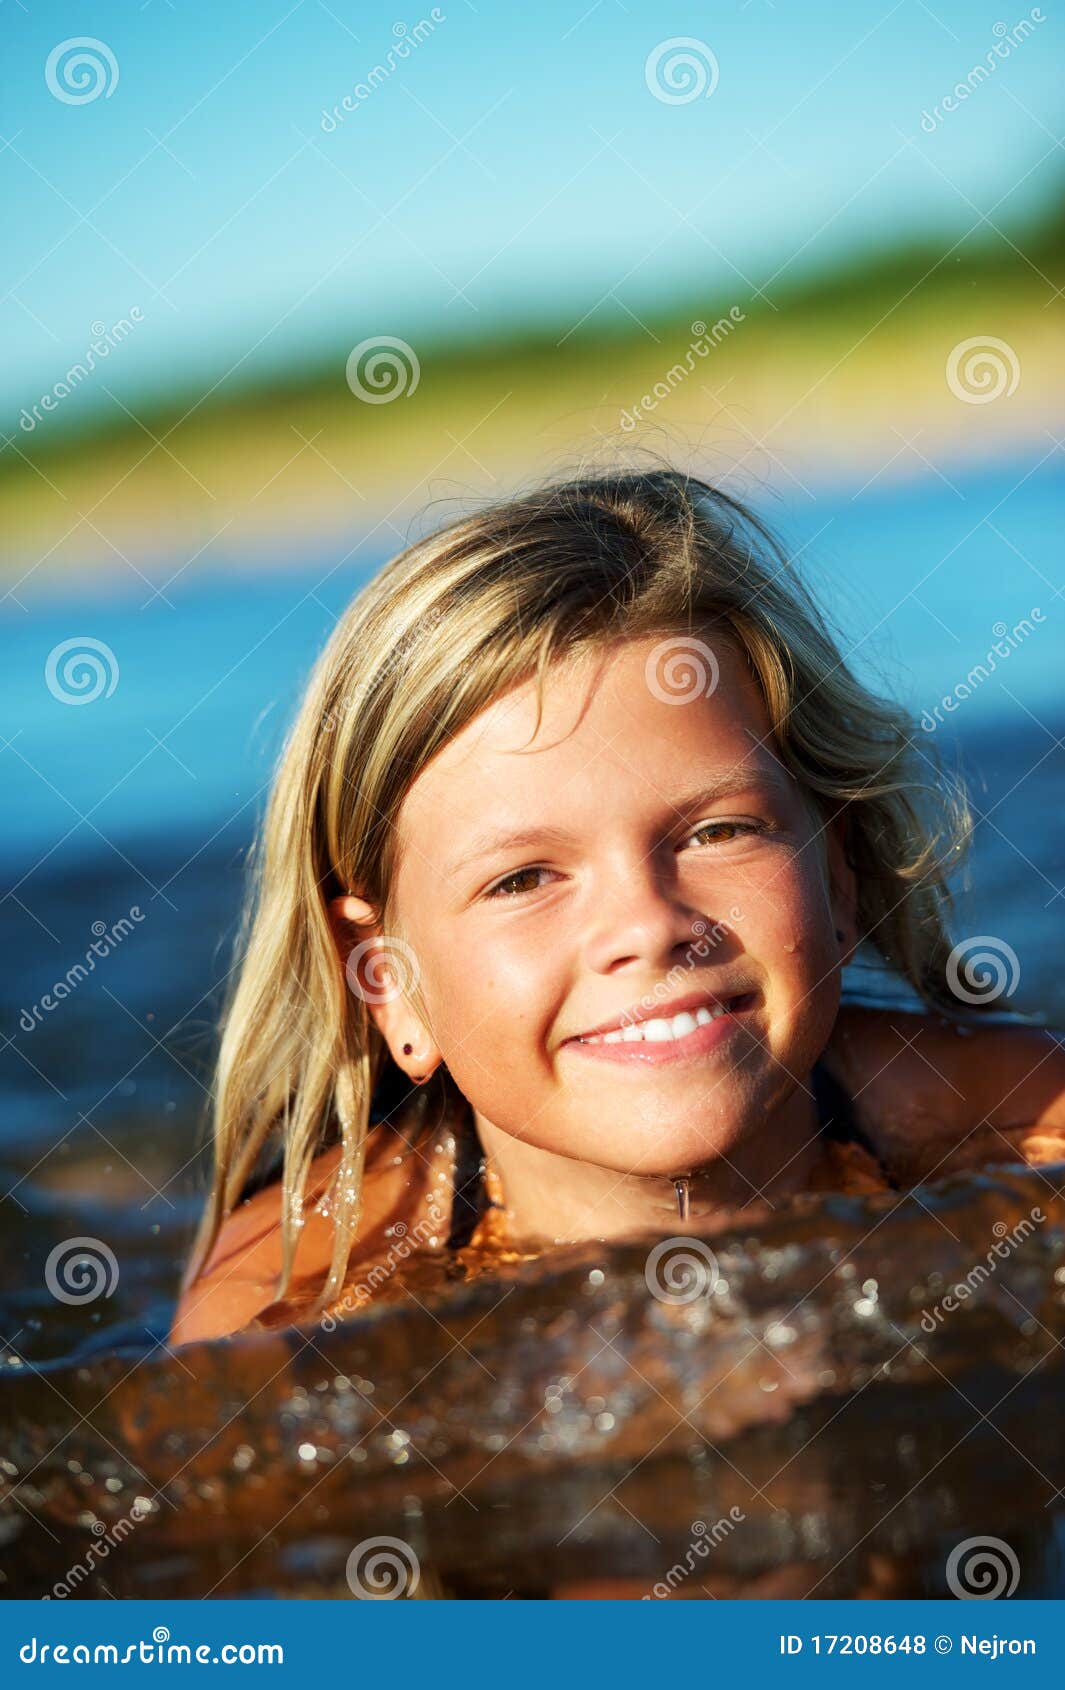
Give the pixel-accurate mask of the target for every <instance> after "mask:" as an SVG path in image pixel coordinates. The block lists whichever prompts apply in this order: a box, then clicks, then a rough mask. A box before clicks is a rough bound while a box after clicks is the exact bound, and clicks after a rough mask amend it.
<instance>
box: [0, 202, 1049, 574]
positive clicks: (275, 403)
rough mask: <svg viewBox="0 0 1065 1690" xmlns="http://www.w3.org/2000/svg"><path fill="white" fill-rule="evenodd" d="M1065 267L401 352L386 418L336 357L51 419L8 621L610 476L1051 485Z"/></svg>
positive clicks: (6, 525) (828, 286)
mask: <svg viewBox="0 0 1065 1690" xmlns="http://www.w3.org/2000/svg"><path fill="white" fill-rule="evenodd" d="M1061 246H1062V242H1061V239H1060V237H1059V235H1058V231H1057V227H1056V225H1055V226H1050V227H1049V228H1047V229H1044V230H1043V231H1042V232H1041V234H1040V236H1039V238H1038V240H1036V241H1029V242H1028V248H1029V254H1030V256H1027V257H1025V256H1022V255H1021V254H1020V253H1019V249H1017V248H1016V247H1012V243H1004V244H1003V246H1002V247H1001V248H995V249H994V250H991V249H988V248H976V247H974V246H973V245H972V243H969V244H968V245H963V246H959V247H958V248H957V249H951V250H950V251H949V252H948V253H946V254H940V255H939V256H938V257H937V256H935V255H930V254H928V253H927V252H916V251H914V252H911V253H900V254H896V255H894V256H891V255H881V256H879V257H876V258H873V259H869V260H867V261H865V262H864V263H861V264H857V265H855V266H852V267H851V269H850V270H843V271H835V272H833V273H832V275H831V276H830V277H826V278H823V279H820V280H818V279H816V278H815V279H814V280H813V281H811V282H808V283H806V284H804V285H803V286H802V287H800V288H797V289H795V290H793V291H792V292H791V293H790V294H788V295H784V294H782V293H780V292H779V290H778V293H777V301H774V302H773V303H772V304H771V303H770V302H769V301H768V299H766V298H765V297H762V298H759V297H757V296H756V297H754V298H752V297H750V296H744V294H743V293H742V292H738V293H737V295H736V297H734V298H733V299H731V300H726V299H724V298H722V297H721V296H718V298H716V299H715V300H714V301H713V302H712V303H711V304H708V305H707V306H706V308H705V309H703V310H701V311H700V310H699V309H698V308H697V307H696V305H694V304H692V305H691V307H690V309H686V310H683V311H682V310H680V309H679V308H678V307H677V305H676V304H674V306H673V307H672V308H671V309H670V310H669V311H668V313H667V312H663V315H662V319H661V320H660V321H645V322H643V323H640V324H636V323H635V322H634V323H633V325H632V326H631V328H630V329H629V330H628V331H627V332H625V333H621V332H618V331H614V332H613V333H611V334H608V335H607V334H603V333H602V332H599V333H592V332H590V331H588V332H586V331H585V330H584V329H582V328H580V327H577V328H576V329H574V328H572V327H571V328H570V329H566V330H559V329H557V328H555V329H551V330H549V331H546V330H541V331H538V332H533V331H528V332H526V333H525V334H524V335H509V336H508V335H507V334H504V333H500V332H499V331H497V332H496V334H495V336H494V337H493V336H491V335H486V336H483V337H481V338H479V339H474V340H471V341H468V342H467V343H464V344H460V343H458V342H455V341H453V340H449V341H446V342H445V341H442V342H440V343H439V344H433V343H431V342H429V341H426V342H424V343H423V342H422V341H420V340H418V341H417V343H416V344H414V345H413V346H412V345H410V344H409V343H403V342H402V341H400V345H406V347H407V350H406V352H402V353H389V352H388V349H387V345H386V349H385V357H386V358H387V357H389V356H391V357H392V359H393V366H394V367H393V370H392V372H391V374H392V377H393V378H394V382H395V392H394V396H392V397H388V398H382V394H381V392H374V393H373V395H372V398H367V397H366V393H367V392H368V391H369V387H367V388H366V389H364V390H363V397H359V396H358V392H357V386H358V380H359V378H358V376H357V375H356V377H355V380H356V389H353V387H352V386H351V385H349V380H350V372H348V371H346V359H347V355H348V349H347V348H341V349H340V350H339V351H338V352H337V353H336V354H335V355H328V356H326V357H324V358H323V359H322V360H320V361H319V362H318V363H317V364H316V366H315V367H314V368H309V369H305V370H302V371H294V372H293V374H292V376H291V379H290V380H289V381H288V382H286V383H277V382H274V383H273V384H272V385H270V386H263V387H261V388H254V387H252V388H246V389H244V390H234V391H230V390H229V388H227V385H226V380H225V378H220V380H219V381H218V382H217V383H216V384H215V386H214V387H212V388H210V389H208V391H207V392H206V393H204V394H201V395H200V396H198V397H197V396H196V395H195V394H189V395H186V396H184V397H183V398H181V399H179V398H177V397H176V396H173V395H172V396H171V397H170V398H169V399H168V400H166V401H160V402H157V403H155V404H154V405H147V404H146V405H143V406H140V407H139V409H138V411H137V414H136V415H134V412H133V409H127V408H126V407H125V406H122V408H121V409H119V406H118V405H117V404H116V405H115V406H114V407H113V408H112V410H111V412H110V413H109V415H110V417H111V419H112V420H111V421H110V423H109V424H107V425H106V426H100V425H99V424H98V425H97V426H96V427H95V428H93V427H89V428H85V427H82V428H78V429H77V430H74V429H73V428H71V427H70V426H69V425H67V424H66V422H60V421H59V419H58V417H52V416H46V417H45V418H44V419H43V421H42V422H41V423H40V425H39V426H35V427H34V428H33V430H32V431H31V432H29V433H25V432H23V433H21V434H20V431H19V429H18V428H17V427H16V430H15V435H14V438H13V440H12V441H11V444H10V445H9V447H8V448H7V449H6V450H5V452H4V453H3V455H2V457H0V522H2V525H3V530H4V532H5V534H6V536H7V542H6V546H5V548H4V553H3V555H2V557H0V575H2V576H3V577H4V578H5V579H6V580H7V582H8V584H9V589H10V590H11V591H12V592H13V593H14V594H15V595H17V596H19V597H20V596H21V594H22V593H23V592H24V591H25V592H29V593H31V594H33V593H38V592H42V591H44V592H47V591H48V590H49V589H54V587H55V586H56V585H57V584H63V585H70V584H71V582H72V580H73V579H75V578H77V579H85V580H91V581H94V582H95V581H101V580H102V581H107V582H108V584H109V585H111V586H113V587H115V588H119V589H120V588H122V587H126V588H129V589H131V590H136V589H138V588H140V589H143V587H144V585H145V583H147V584H148V585H149V586H156V585H158V584H159V583H161V582H165V581H166V580H168V579H170V578H171V577H172V576H173V574H174V572H175V570H177V571H180V572H181V574H182V575H184V574H185V572H186V571H188V572H191V571H194V570H195V571H202V570H207V571H210V570H211V568H212V566H215V567H217V564H218V562H219V560H220V559H224V561H225V565H226V567H227V569H228V568H232V567H234V566H235V567H236V568H237V569H238V570H239V569H240V567H241V565H242V563H243V562H244V561H245V560H246V561H248V562H249V563H251V562H253V563H254V565H255V567H256V568H262V567H263V566H264V564H267V565H268V564H269V563H270V561H271V559H272V558H275V559H276V560H277V561H278V562H279V563H280V562H283V563H284V564H285V565H286V566H287V567H293V566H295V567H299V566H300V563H301V562H303V561H305V562H307V563H310V562H311V561H313V559H314V558H315V557H317V556H320V555H321V554H322V552H323V551H324V550H326V549H329V548H334V549H335V548H336V546H337V544H338V542H343V543H347V544H350V547H351V551H352V552H354V551H356V550H357V549H358V547H359V545H360V544H362V543H364V542H366V541H372V542H373V549H374V550H375V551H381V550H384V551H385V552H387V553H388V554H391V553H393V552H395V551H397V550H399V549H401V548H402V546H403V545H405V544H408V543H409V542H410V540H411V539H413V538H416V537H417V533H418V532H421V531H423V529H424V527H425V526H430V527H435V526H437V525H438V524H439V523H440V522H443V521H445V520H447V519H448V518H449V517H450V516H451V515H453V514H455V510H456V508H462V507H465V506H468V504H469V503H470V502H471V501H478V500H482V499H491V498H494V497H498V496H502V495H503V494H505V493H509V492H511V491H513V490H515V489H519V488H521V487H522V486H526V485H529V484H531V483H534V482H536V481H539V480H541V479H543V478H544V477H546V476H549V475H552V474H558V473H569V472H570V471H572V469H573V468H574V467H576V466H578V465H580V466H583V467H585V468H589V469H591V468H594V467H595V466H596V465H598V464H606V463H616V462H617V461H619V460H621V461H626V462H633V463H638V462H646V461H648V459H659V460H660V459H668V460H669V461H670V462H672V463H676V464H679V465H680V466H681V467H684V468H690V469H692V470H694V471H696V472H698V473H701V474H703V475H705V476H707V477H708V478H710V479H713V480H717V481H720V482H723V483H725V484H727V485H728V486H730V487H731V488H733V489H734V490H735V491H738V492H740V493H741V495H742V494H743V493H744V492H745V491H746V492H747V493H748V494H750V493H752V492H755V491H756V490H759V489H761V488H762V487H763V486H764V485H765V484H766V483H767V482H769V483H772V484H774V485H776V486H777V487H778V488H780V489H781V490H783V491H785V492H789V493H790V492H794V494H795V495H796V497H798V498H799V499H803V498H809V499H811V500H812V499H814V498H815V497H816V496H817V494H818V493H819V492H820V491H822V490H826V489H831V488H832V487H833V486H842V485H849V486H851V487H854V486H861V485H862V484H868V483H869V482H870V481H872V480H882V481H885V482H890V481H900V480H907V479H913V478H915V477H918V476H926V475H928V474H929V473H935V474H938V475H939V476H941V477H943V478H945V479H946V480H947V481H948V483H949V478H950V475H951V470H952V467H955V466H968V467H970V468H971V467H972V466H973V465H974V464H975V465H979V464H980V463H982V462H985V461H986V462H994V461H997V462H1001V461H1002V460H1003V458H1007V457H1008V458H1013V457H1017V458H1027V460H1028V461H1029V462H1039V461H1042V459H1043V458H1044V457H1046V456H1047V455H1048V454H1049V453H1050V452H1051V451H1053V450H1054V448H1055V445H1056V443H1057V440H1058V438H1059V437H1060V435H1061V432H1062V429H1063V428H1065V383H1063V381H1062V373H1063V370H1062V365H1063V363H1065V360H1063V359H1062V354H1061V347H1062V336H1061V332H1060V329H1059V327H1058V320H1057V316H1056V314H1055V313H1054V312H1053V311H1052V310H1051V309H1049V308H1048V307H1049V306H1050V305H1052V304H1053V303H1054V299H1055V294H1054V289H1055V287H1056V285H1057V284H1056V282H1055V280H1054V278H1055V277H1056V276H1057V275H1058V274H1059V272H1060V271H1061V269H1062V268H1063V266H1062V265H1061V262H1060V257H1059V253H1060V249H1061ZM1011 249H1012V250H1011ZM778 302H779V303H778ZM352 338H353V341H354V342H355V343H358V342H359V336H357V335H353V337H352ZM364 338H366V337H364ZM368 340H369V342H370V343H373V342H374V341H375V340H376V341H377V342H381V343H382V344H383V345H385V343H387V342H388V340H389V337H388V336H387V335H385V334H382V335H378V336H376V337H374V336H372V335H371V336H369V337H368ZM966 347H969V350H968V352H965V351H961V352H960V351H959V349H964V348H966ZM408 353H410V354H411V356H410V357H408V356H407V354H408ZM959 358H960V359H961V367H960V373H959V369H958V361H959ZM974 359H975V360H976V362H973V360H974ZM981 359H982V362H981ZM952 361H953V368H952ZM970 366H971V367H970ZM379 373H380V372H379ZM386 373H387V372H386ZM988 382H990V383H991V387H988V386H987V383H988ZM981 383H983V384H984V385H983V387H981V386H980V384H981ZM996 384H997V386H996ZM389 391H390V390H389V389H388V388H387V387H386V388H385V392H386V393H387V392H389ZM76 404H77V399H75V400H74V401H73V402H72V404H71V410H72V411H73V408H74V405H76ZM116 417H117V418H118V422H117V423H116V422H115V421H114V418H116Z"/></svg>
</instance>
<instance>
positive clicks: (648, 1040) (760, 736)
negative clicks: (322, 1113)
mask: <svg viewBox="0 0 1065 1690" xmlns="http://www.w3.org/2000/svg"><path fill="white" fill-rule="evenodd" d="M685 643H687V644H688V645H689V647H690V649H697V648H698V643H699V642H695V641H694V640H693V641H689V642H685ZM671 644H673V645H675V644H676V642H675V641H674V642H671ZM665 648H666V642H665V641H664V640H663V639H662V638H649V639H639V640H630V641H625V642H621V643H619V644H617V645H615V646H613V647H611V648H609V649H607V650H603V651H600V652H598V653H596V655H595V657H594V658H587V657H586V658H584V659H581V660H577V661H574V660H570V661H568V662H567V663H565V664H562V665H556V666H555V667H554V668H553V669H552V670H551V671H550V672H549V674H548V677H547V680H546V683H545V688H544V713H543V718H542V721H541V724H540V727H539V730H538V731H537V732H536V734H535V737H534V738H530V736H532V734H533V729H534V726H535V722H536V689H535V684H534V683H532V682H530V683H529V684H528V685H526V686H522V687H520V688H517V689H515V690H514V691H512V692H511V693H509V694H507V695H505V696H504V697H503V698H501V699H499V700H497V701H496V702H495V703H494V704H493V705H491V706H490V707H488V708H487V709H485V710H484V711H483V712H482V713H481V715H480V716H479V717H477V719H476V720H475V721H473V722H472V723H470V724H469V725H468V726H467V727H466V728H465V729H464V730H463V731H462V732H461V733H460V734H458V735H457V736H456V738H455V739H454V740H452V741H451V742H450V743H449V744H448V745H447V746H446V747H445V748H444V749H443V751H441V752H440V753H439V754H438V755H437V757H436V758H435V759H434V760H433V762H432V763H431V764H430V765H429V766H428V767H427V768H426V769H425V770H423V772H422V773H421V775H420V776H419V777H418V779H417V780H416V781H415V783H414V785H413V786H412V787H411V789H410V791H409V792H408V794H407V796H406V798H405V800H404V802H403V804H402V806H401V810H400V814H399V818H398V846H399V850H398V867H397V881H396V887H395V907H396V910H397V912H398V923H399V926H400V928H401V931H402V934H403V938H404V940H405V941H406V943H407V944H408V945H409V946H410V947H411V948H412V950H413V952H414V956H415V958H416V961H417V969H418V976H419V986H420V990H421V994H422V1000H423V1005H424V1013H425V1016H426V1017H427V1020H425V1019H421V1020H416V1019H415V1018H414V1017H415V1011H414V1010H413V1008H412V1006H411V1004H410V1002H409V1001H406V1000H404V1001H403V1002H402V1003H397V1004H394V1005H390V1006H388V1009H387V1011H381V1012H379V1015H378V1019H379V1021H380V1024H381V1025H382V1027H383V1029H384V1031H385V1033H386V1036H387V1037H388V1038H389V1040H390V1043H392V1044H393V1050H394V1053H397V1054H398V1051H397V1050H396V1046H397V1044H399V1048H401V1041H402V1040H403V1039H409V1038H410V1037H411V1033H412V1029H417V1032H418V1036H419V1041H420V1049H421V1051H423V1052H424V1051H425V1050H426V1049H428V1051H429V1052H430V1053H431V1056H432V1057H433V1058H437V1057H438V1058H439V1059H442V1060H443V1062H444V1063H446V1065H447V1067H448V1069H449V1070H450V1072H451V1074H452V1076H453V1078H454V1080H455V1081H456V1083H457V1085H458V1086H459V1088H460V1089H461V1091H462V1092H463V1094H464V1095H465V1096H466V1097H467V1098H468V1099H469V1101H470V1102H471V1104H472V1105H473V1107H474V1109H475V1111H476V1112H477V1114H478V1116H479V1117H480V1118H481V1119H482V1120H485V1121H487V1122H490V1123H492V1124H494V1125H495V1126H496V1127H497V1128H498V1129H500V1130H501V1131H502V1132H505V1133H508V1134H512V1135H513V1136H514V1137H515V1138H518V1139H522V1140H525V1141H526V1142H528V1143H530V1144H533V1145H536V1146H538V1147H540V1148H542V1149H544V1150H549V1151H553V1152H556V1153H559V1154H562V1155H565V1156H568V1157H574V1158H577V1159H579V1160H582V1161H586V1162H592V1163H596V1164H598V1165H599V1166H601V1167H604V1168H609V1169H615V1170H617V1171H619V1172H624V1173H629V1172H637V1173H645V1174H670V1173H675V1172H683V1171H688V1170H691V1169H693V1168H696V1167H699V1166H700V1165H701V1164H704V1163H706V1162H708V1161H710V1160H713V1159H715V1158H717V1157H720V1156H728V1154H729V1153H730V1151H731V1150H732V1149H734V1148H735V1147H736V1146H737V1145H739V1144H740V1143H741V1142H742V1141H744V1140H746V1139H747V1138H748V1137H749V1136H750V1135H752V1134H755V1133H757V1131H758V1129H759V1128H760V1127H761V1126H763V1125H764V1124H765V1123H766V1122H767V1121H769V1120H770V1118H771V1116H772V1115H773V1113H774V1111H776V1110H777V1109H778V1108H779V1107H780V1106H781V1105H782V1104H783V1103H784V1102H786V1100H787V1099H788V1098H789V1097H791V1096H792V1094H793V1093H794V1091H795V1088H796V1087H798V1086H804V1085H805V1083H806V1081H807V1078H808V1076H809V1072H810V1069H811V1067H812V1065H813V1063H814V1061H815V1060H816V1058H817V1057H818V1056H819V1055H820V1053H821V1051H822V1050H823V1049H824V1047H825V1045H826V1043H827V1041H828V1038H829V1035H830V1033H831V1030H832V1026H833V1022H834V1020H835V1017H836V1012H837V1008H838V1003H839V964H840V958H841V946H840V942H839V940H838V939H837V938H836V929H837V927H842V926H846V925H847V923H848V912H849V903H848V899H849V897H850V895H851V892H852V883H851V881H850V876H849V871H848V870H847V868H846V865H845V863H844V860H843V852H842V847H841V844H840V842H839V839H838V838H837V834H836V830H835V829H834V828H833V829H831V830H829V831H827V832H826V831H825V829H824V827H823V824H822V823H821V822H819V820H818V819H817V817H816V816H815V814H814V811H813V808H812V806H811V805H809V804H808V803H807V802H806V801H805V800H804V797H803V794H802V792H801V790H800V788H799V787H798V786H797V785H796V783H795V781H794V779H793V778H792V777H791V776H790V775H789V773H788V772H787V771H786V769H785V767H784V765H783V764H782V763H781V761H780V759H779V758H778V756H777V755H776V754H775V752H774V749H773V742H772V735H771V732H770V727H769V722H768V719H767V716H766V712H765V707H764V704H763V701H762V698H761V694H760V692H759V689H758V687H757V685H756V683H755V681H754V680H753V679H752V678H751V675H750V674H749V672H748V670H747V668H746V665H745V662H744V660H743V657H742V655H741V653H740V651H739V649H738V648H737V647H736V646H734V645H733V644H732V643H731V642H730V641H728V640H726V639H724V638H722V639H720V640H718V641H717V643H716V644H715V646H714V648H713V650H714V656H715V658H716V660H717V665H718V680H717V684H716V686H714V688H713V690H712V691H711V692H710V693H709V695H707V694H706V693H705V691H703V692H702V693H700V695H699V696H697V697H695V698H690V699H688V701H687V702H684V701H681V700H680V699H678V698H672V697H670V695H669V693H668V692H667V691H666V689H665V688H664V687H663V686H662V685H661V683H660V682H659V681H658V679H657V675H658V674H659V673H660V672H661V670H660V667H659V663H660V657H661V654H662V653H663V652H664V650H665ZM703 649H704V650H705V649H706V648H705V646H704V647H703ZM704 672H705V671H704ZM830 864H831V867H832V878H833V881H834V884H835V887H836V888H837V889H838V895H836V896H834V895H833V890H832V889H831V887H830V876H829V865H830ZM722 1005H723V1006H724V1013H721V1012H720V1011H721V1006H722ZM708 1017H709V1018H708ZM611 1028H613V1029H614V1030H616V1031H620V1034H621V1036H620V1037H618V1038H604V1037H603V1032H604V1030H606V1029H611ZM637 1035H638V1036H637Z"/></svg>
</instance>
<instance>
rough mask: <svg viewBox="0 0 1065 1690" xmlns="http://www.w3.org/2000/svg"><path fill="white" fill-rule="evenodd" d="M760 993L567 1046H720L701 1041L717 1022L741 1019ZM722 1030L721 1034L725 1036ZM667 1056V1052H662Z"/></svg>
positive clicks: (613, 1029) (594, 1035)
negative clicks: (735, 1018)
mask: <svg viewBox="0 0 1065 1690" xmlns="http://www.w3.org/2000/svg"><path fill="white" fill-rule="evenodd" d="M756 996H757V993H755V992H740V993H738V994H737V995H735V996H734V997H729V998H724V999H722V1000H721V1001H720V1002H718V1003H705V1004H700V1005H699V1006H698V1007H697V1008H696V1009H685V1010H681V1011H680V1013H679V1014H676V1015H670V1016H653V1017H649V1018H647V1019H645V1020H640V1021H630V1022H628V1023H626V1025H625V1026H618V1027H611V1028H609V1029H607V1030H606V1031H604V1032H599V1033H581V1034H579V1035H578V1036H576V1037H574V1038H571V1039H566V1040H565V1041H564V1044H565V1045H566V1046H569V1047H571V1048H572V1047H577V1048H580V1049H583V1050H594V1049H600V1048H602V1049H604V1050H610V1051H612V1052H614V1051H617V1053H618V1054H619V1055H620V1054H622V1052H621V1051H619V1050H618V1047H619V1046H622V1047H624V1050H625V1053H626V1054H628V1053H629V1052H631V1053H632V1054H636V1053H637V1052H639V1053H641V1054H645V1053H649V1047H665V1046H669V1045H685V1046H689V1047H691V1048H695V1047H696V1046H697V1047H698V1048H700V1049H701V1048H704V1047H708V1046H709V1044H710V1043H716V1038H713V1039H707V1038H706V1036H705V1034H704V1036H703V1037H699V1038H697V1037H696V1035H699V1034H703V1033H704V1029H705V1028H708V1027H712V1026H713V1025H714V1024H715V1023H716V1022H721V1021H731V1020H732V1018H733V1017H734V1016H736V1015H741V1014H742V1013H743V1012H744V1010H746V1009H749V1008H750V1007H751V1006H752V1004H753V1003H754V1001H755V998H756ZM723 1031H724V1029H723V1028H718V1032H719V1033H720V1032H723ZM662 1054H663V1055H664V1054H665V1050H664V1049H663V1050H662Z"/></svg>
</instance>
